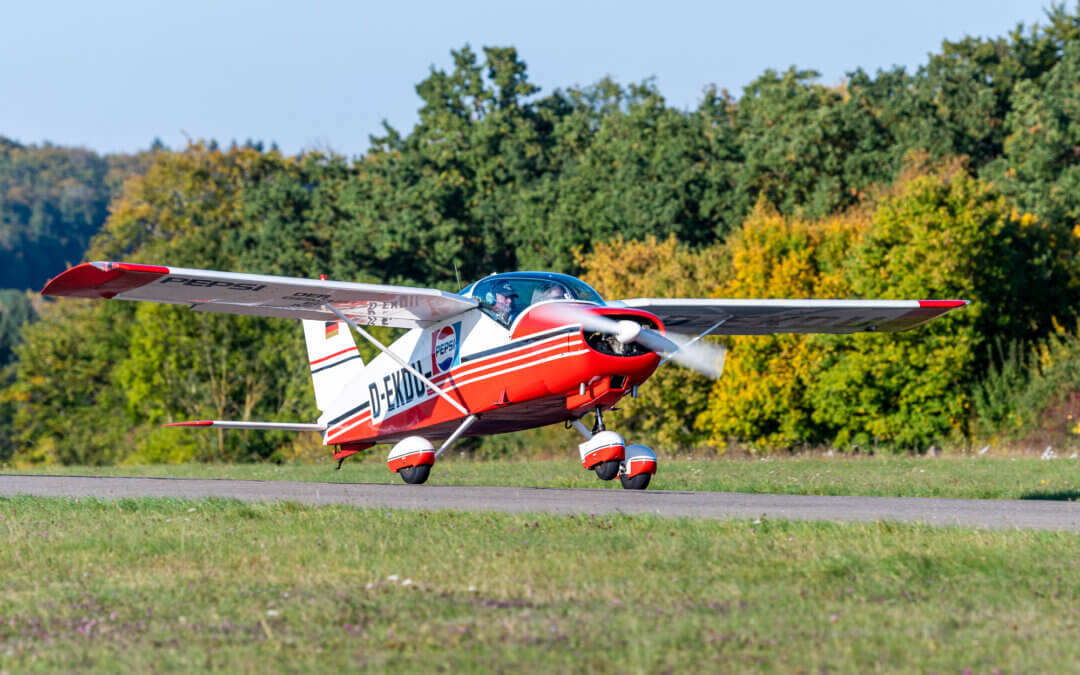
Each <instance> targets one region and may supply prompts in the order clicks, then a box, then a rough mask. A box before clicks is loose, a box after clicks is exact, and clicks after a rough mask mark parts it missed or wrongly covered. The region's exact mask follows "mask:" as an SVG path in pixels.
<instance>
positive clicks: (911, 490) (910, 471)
mask: <svg viewBox="0 0 1080 675" xmlns="http://www.w3.org/2000/svg"><path fill="white" fill-rule="evenodd" d="M4 471H5V472H12V471H13V470H10V469H5V470H4ZM34 473H64V474H79V475H130V476H174V477H188V478H191V477H197V478H247V479H257V480H297V481H347V482H358V483H359V482H363V483H370V482H375V483H400V479H399V478H398V477H397V476H395V475H393V474H391V473H390V472H389V471H388V470H387V469H386V464H385V463H383V462H382V460H381V459H380V458H375V457H368V458H365V460H364V461H355V460H349V461H347V462H346V463H345V465H344V466H343V467H342V470H341V471H334V470H333V465H332V464H330V463H320V464H282V465H277V464H233V465H221V464H181V465H156V466H133V467H77V466H76V467H47V468H43V469H36V470H34ZM430 483H432V484H435V485H515V486H537V487H587V488H596V487H609V488H615V489H621V488H619V487H618V485H619V481H617V480H616V481H612V482H608V483H605V482H603V481H600V480H597V479H596V476H595V475H594V474H593V473H592V472H589V471H585V470H584V469H582V468H581V465H580V464H578V463H576V462H575V461H574V459H573V458H567V459H565V460H537V461H528V462H519V461H492V462H480V461H472V460H468V459H465V458H461V457H450V458H447V459H445V460H440V461H439V463H437V464H436V466H435V468H434V469H433V470H432V473H431V478H430ZM649 489H657V490H720V491H726V492H757V493H780V494H810V495H867V496H889V497H958V498H983V499H1060V500H1077V499H1080V460H1077V459H1068V458H1063V459H1055V460H1052V461H1043V460H1039V459H1036V458H977V459H976V458H970V457H969V458H960V457H957V458H938V459H917V458H876V457H875V458H864V459H846V458H845V459H840V458H814V459H783V460H769V461H760V460H731V459H693V460H686V459H680V460H669V461H663V460H662V461H661V463H660V470H659V473H657V475H656V477H655V478H654V480H653V483H652V485H651V486H650V488H649Z"/></svg>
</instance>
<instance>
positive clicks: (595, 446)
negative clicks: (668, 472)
mask: <svg viewBox="0 0 1080 675" xmlns="http://www.w3.org/2000/svg"><path fill="white" fill-rule="evenodd" d="M572 425H573V427H574V428H575V429H577V430H578V432H580V433H581V435H582V436H584V437H585V442H584V443H582V444H581V445H579V446H578V451H579V452H580V453H581V465H582V466H583V467H585V468H586V469H591V470H592V471H593V472H594V473H595V474H596V477H597V478H599V479H600V480H614V479H615V477H616V476H618V478H619V482H620V483H621V484H622V486H623V489H626V490H644V489H645V488H647V487H649V482H650V481H651V480H652V476H653V474H654V473H656V464H657V462H656V453H655V452H653V451H652V449H651V448H649V447H648V446H645V445H640V444H636V443H635V444H633V445H626V442H625V441H624V440H623V438H622V436H620V435H619V434H617V433H615V432H614V431H608V430H607V429H606V428H604V418H603V415H602V413H601V411H600V409H599V408H597V409H596V422H595V423H594V424H593V428H592V431H590V430H589V429H588V428H587V427H586V426H585V425H584V424H582V422H581V420H574V421H573V422H572Z"/></svg>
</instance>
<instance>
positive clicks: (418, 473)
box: [398, 464, 649, 487]
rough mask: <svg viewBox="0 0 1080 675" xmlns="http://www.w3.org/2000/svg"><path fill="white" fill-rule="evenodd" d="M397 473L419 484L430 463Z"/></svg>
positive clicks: (428, 470) (424, 478) (426, 473)
mask: <svg viewBox="0 0 1080 675" xmlns="http://www.w3.org/2000/svg"><path fill="white" fill-rule="evenodd" d="M398 475H399V476H401V480H403V481H405V482H406V483H408V484H409V485H420V484H421V483H423V482H425V481H426V480H427V479H428V476H429V475H431V465H430V464H417V465H416V466H407V467H405V468H404V469H399V470H398ZM648 483H649V481H648V480H646V481H645V484H646V485H648ZM624 487H625V485H624Z"/></svg>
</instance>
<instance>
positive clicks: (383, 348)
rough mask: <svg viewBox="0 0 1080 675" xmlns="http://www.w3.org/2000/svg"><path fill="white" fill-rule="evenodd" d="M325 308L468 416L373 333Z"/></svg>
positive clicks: (465, 411) (335, 308)
mask: <svg viewBox="0 0 1080 675" xmlns="http://www.w3.org/2000/svg"><path fill="white" fill-rule="evenodd" d="M323 306H324V307H326V308H327V309H329V310H330V311H331V312H333V313H334V314H337V316H338V318H339V319H341V320H342V321H344V322H345V323H346V324H348V325H349V327H350V328H352V329H353V330H354V331H356V332H357V333H359V334H360V336H361V337H363V338H364V339H365V340H367V341H368V342H370V343H371V344H373V345H375V348H376V349H378V350H379V351H380V352H382V353H383V354H386V355H387V356H389V357H390V358H391V359H393V360H394V361H395V362H397V364H398V365H399V366H401V367H402V368H404V369H406V370H408V371H409V372H410V373H412V374H413V375H415V376H416V377H418V378H420V381H421V382H423V383H424V384H426V385H427V386H429V387H431V388H432V390H434V391H435V393H436V394H438V395H439V396H441V397H443V399H444V400H445V401H446V402H447V403H449V404H450V405H452V406H454V407H455V408H457V409H458V410H460V411H461V414H462V415H468V414H469V411H468V410H466V409H465V407H464V406H462V405H461V404H460V403H458V402H457V401H455V400H454V399H453V398H451V396H450V394H447V393H446V392H445V391H443V390H442V389H441V388H439V385H437V384H435V383H434V382H432V381H431V380H429V379H428V378H426V377H424V374H423V373H421V372H420V371H419V370H417V369H416V368H413V367H412V366H410V365H409V364H408V363H406V362H405V359H403V358H401V357H400V356H398V355H397V354H395V353H394V352H392V351H390V350H389V349H388V348H387V347H386V345H384V344H383V343H381V342H379V341H378V340H376V339H375V336H373V335H372V334H371V333H369V332H367V331H366V330H364V329H363V328H361V327H360V326H358V325H356V322H355V321H353V320H352V319H350V318H349V317H347V316H345V314H344V313H343V312H342V311H341V310H340V309H338V308H337V307H335V306H334V305H331V304H329V303H327V304H326V305H323ZM470 424H471V422H470Z"/></svg>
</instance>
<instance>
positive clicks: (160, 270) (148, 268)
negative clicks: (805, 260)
mask: <svg viewBox="0 0 1080 675" xmlns="http://www.w3.org/2000/svg"><path fill="white" fill-rule="evenodd" d="M113 264H115V265H116V269H118V270H123V271H125V272H152V273H154V274H168V273H169V268H168V267H162V266H161V265H140V264H139V263H113Z"/></svg>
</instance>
